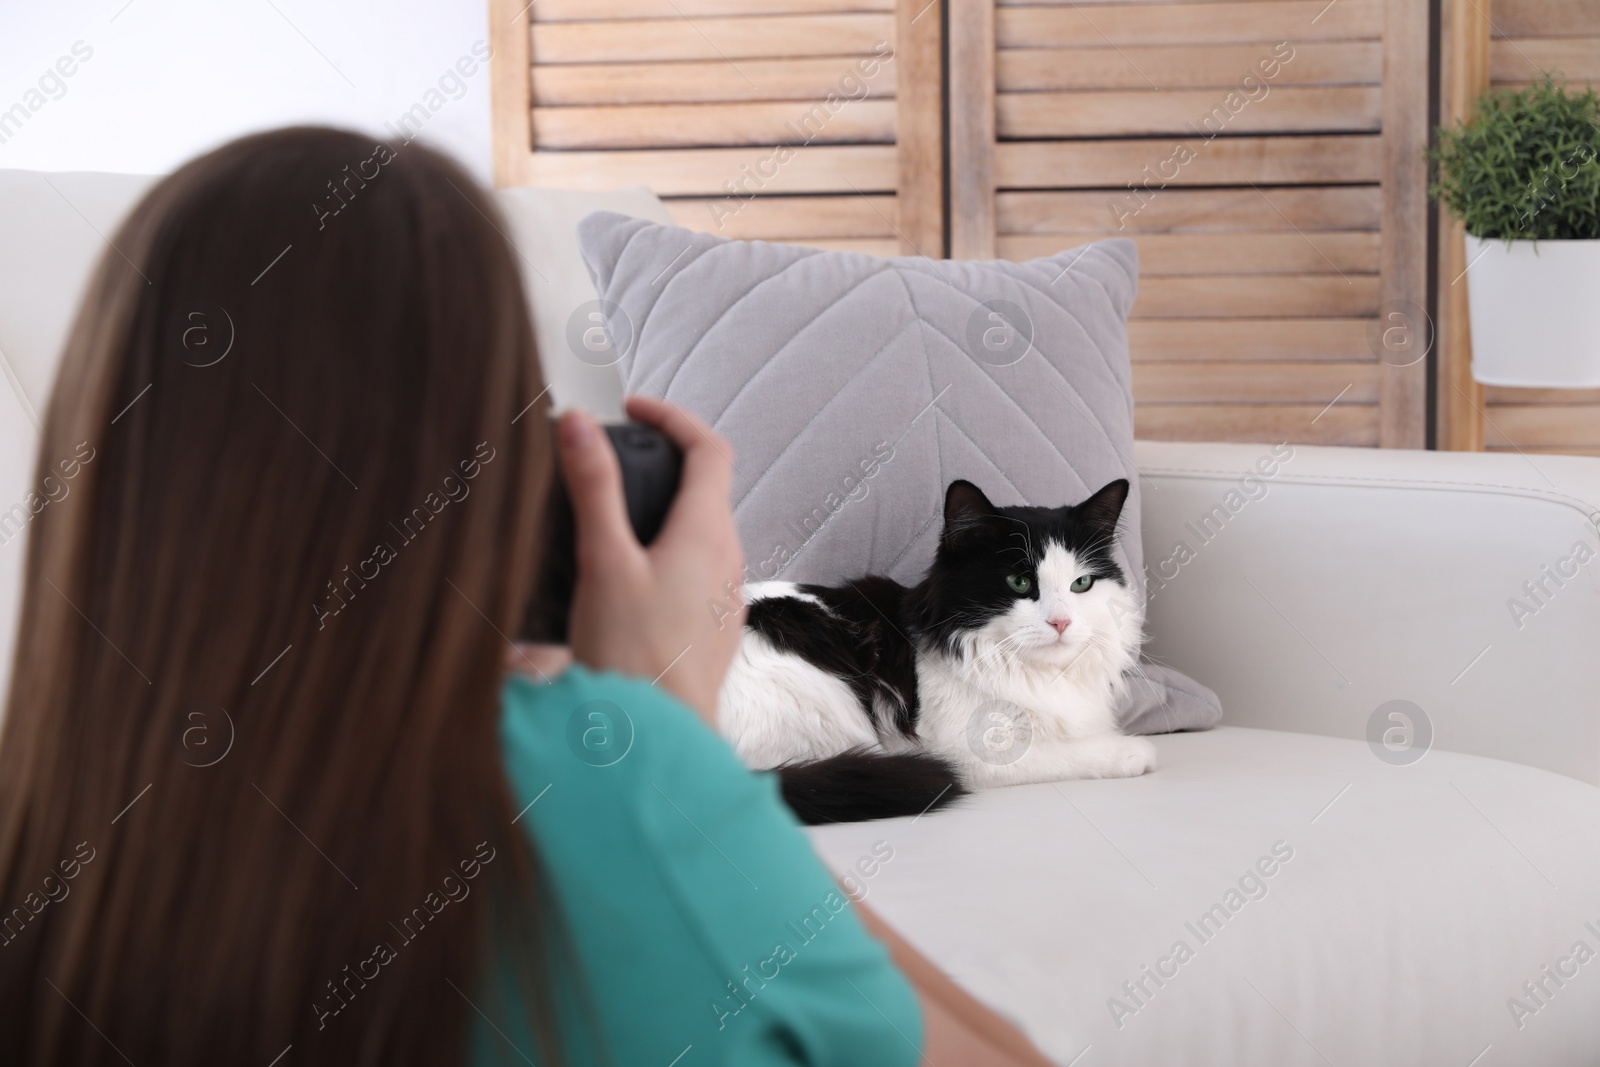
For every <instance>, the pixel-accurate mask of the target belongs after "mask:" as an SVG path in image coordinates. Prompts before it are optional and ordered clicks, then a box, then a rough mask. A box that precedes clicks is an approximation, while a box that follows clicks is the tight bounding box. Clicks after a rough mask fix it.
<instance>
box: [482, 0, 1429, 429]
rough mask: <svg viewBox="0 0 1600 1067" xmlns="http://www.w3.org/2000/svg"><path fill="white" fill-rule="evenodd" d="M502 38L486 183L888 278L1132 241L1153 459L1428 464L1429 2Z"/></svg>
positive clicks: (622, 26)
mask: <svg viewBox="0 0 1600 1067" xmlns="http://www.w3.org/2000/svg"><path fill="white" fill-rule="evenodd" d="M490 13H491V28H492V33H493V41H494V46H495V49H496V55H495V62H494V84H495V141H496V178H497V181H498V182H499V183H500V184H503V185H516V184H533V185H548V186H564V187H610V186H616V185H625V184H645V185H649V186H650V187H652V188H653V189H655V191H656V192H657V193H658V194H659V195H661V196H662V197H663V198H665V199H666V200H667V202H668V206H669V208H670V209H671V211H672V213H673V215H674V217H675V218H677V219H678V220H679V221H680V222H681V223H682V224H684V225H687V226H691V227H694V228H697V229H703V230H708V231H712V232H716V233H721V234H723V235H725V236H731V237H759V238H766V239H772V240H784V241H793V242H796V243H803V244H811V245H818V246H822V247H831V248H853V249H858V250H861V251H867V252H872V253H876V254H880V255H893V254H925V255H930V256H935V257H937V256H941V255H945V254H950V255H954V256H958V257H990V256H1000V257H1005V258H1012V259H1021V258H1030V257H1033V256H1038V255H1045V254H1049V253H1052V252H1055V251H1057V250H1060V249H1064V248H1068V247H1071V246H1073V245H1076V244H1081V243H1083V242H1085V241H1089V240H1093V239H1095V238H1099V237H1106V236H1118V235H1120V236H1127V237H1131V238H1133V239H1134V240H1135V242H1137V244H1138V245H1139V249H1140V257H1141V267H1142V279H1141V283H1140V295H1139V299H1138V302H1137V303H1136V304H1135V305H1134V309H1133V323H1132V338H1131V340H1132V352H1133V359H1134V361H1135V377H1134V383H1135V399H1136V402H1137V428H1138V432H1139V433H1140V435H1141V436H1144V437H1157V438H1188V439H1199V440H1205V439H1213V440H1214V439H1231V440H1261V441H1268V440H1270V441H1279V440H1291V441H1311V442H1326V443H1344V444H1363V445H1378V444H1382V445H1387V446H1404V447H1421V446H1422V445H1423V444H1424V437H1425V426H1426V408H1425V405H1426V360H1425V358H1424V357H1425V354H1426V352H1427V349H1428V340H1429V330H1428V326H1427V317H1426V315H1425V314H1424V312H1423V305H1425V304H1426V302H1427V292H1426V289H1427V275H1426V253H1427V243H1426V242H1427V237H1426V228H1427V213H1426V200H1425V195H1426V192H1425V190H1426V174H1425V163H1424V159H1423V155H1422V152H1423V147H1424V146H1425V144H1426V139H1427V113H1428V78H1429V68H1428V5H1427V3H1426V0H1217V2H1180V3H1174V2H1168V0H1098V2H1094V3H1078V2H1075V0H1031V2H1020V0H999V2H998V3H997V2H996V0H900V2H898V3H897V2H896V0H537V2H536V3H533V4H528V5H526V6H524V5H523V0H491V3H490ZM946 26H947V29H946ZM946 34H948V40H946V39H945V35H946ZM946 182H948V188H947V187H946ZM947 217H948V220H949V232H948V233H946V229H945V225H946V222H945V220H946V218H947Z"/></svg>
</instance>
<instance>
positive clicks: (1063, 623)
mask: <svg viewBox="0 0 1600 1067" xmlns="http://www.w3.org/2000/svg"><path fill="white" fill-rule="evenodd" d="M1049 622H1050V625H1051V626H1054V627H1055V628H1056V633H1058V634H1064V633H1066V632H1067V627H1068V626H1071V625H1072V620H1071V619H1067V618H1061V619H1050V620H1049Z"/></svg>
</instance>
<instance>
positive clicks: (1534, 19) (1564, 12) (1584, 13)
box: [1490, 0, 1600, 40]
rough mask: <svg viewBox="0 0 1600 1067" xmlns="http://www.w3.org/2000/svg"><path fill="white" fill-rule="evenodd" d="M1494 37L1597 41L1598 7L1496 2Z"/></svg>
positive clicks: (1562, 1)
mask: <svg viewBox="0 0 1600 1067" xmlns="http://www.w3.org/2000/svg"><path fill="white" fill-rule="evenodd" d="M1490 18H1492V19H1493V20H1494V35H1495V36H1496V37H1512V38H1516V39H1519V40H1520V39H1521V38H1524V37H1600V5H1596V4H1593V3H1590V2H1589V0H1495V3H1494V7H1493V10H1492V11H1491V12H1490Z"/></svg>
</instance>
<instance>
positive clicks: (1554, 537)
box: [1135, 441, 1600, 783]
mask: <svg viewBox="0 0 1600 1067" xmlns="http://www.w3.org/2000/svg"><path fill="white" fill-rule="evenodd" d="M1135 458H1136V459H1137V462H1138V464H1139V469H1140V478H1141V484H1142V489H1143V492H1142V500H1143V514H1144V529H1143V542H1144V551H1145V563H1146V587H1147V595H1148V597H1149V610H1148V630H1149V632H1150V634H1151V636H1152V640H1151V642H1150V644H1149V651H1150V653H1151V654H1152V656H1153V657H1154V658H1155V659H1157V660H1158V661H1159V662H1163V663H1168V664H1171V665H1172V666H1174V667H1177V668H1178V669H1180V670H1182V671H1185V672H1187V673H1188V674H1190V675H1192V676H1193V677H1194V678H1195V679H1197V680H1198V681H1201V682H1204V683H1205V684H1206V685H1209V686H1211V687H1212V688H1213V689H1215V690H1216V691H1217V694H1218V695H1219V696H1220V697H1221V699H1222V705H1223V717H1224V721H1225V722H1228V723H1232V724H1234V725H1241V726H1259V727H1267V728H1272V729H1280V730H1294V731H1299V732H1303V733H1315V734H1329V735H1333V736H1337V737H1350V738H1370V736H1379V735H1381V734H1382V732H1383V731H1384V730H1385V729H1387V728H1389V727H1391V726H1394V725H1397V724H1398V722H1399V721H1398V720H1391V719H1389V717H1388V711H1389V710H1392V709H1385V712H1384V713H1383V714H1381V715H1380V714H1379V713H1378V709H1379V707H1380V706H1381V705H1384V704H1385V703H1386V702H1388V701H1391V700H1406V701H1410V702H1411V703H1413V704H1415V705H1416V706H1417V707H1418V708H1420V709H1421V710H1422V712H1423V715H1424V716H1425V717H1426V718H1425V721H1418V722H1417V723H1416V724H1415V726H1416V733H1415V734H1414V737H1415V739H1416V740H1415V742H1414V743H1419V744H1420V743H1421V741H1422V740H1423V738H1424V735H1425V732H1426V730H1427V728H1428V727H1429V726H1430V725H1431V733H1432V737H1431V744H1432V745H1434V746H1437V747H1439V748H1442V749H1449V750H1452V751H1457V752H1468V753H1474V754H1477V755H1483V756H1492V757H1497V758H1500V759H1507V760H1512V761H1515V762H1518V763H1525V764H1529V765H1532V766H1536V767H1543V768H1546V769H1549V770H1553V771H1558V772H1560V773H1562V774H1567V775H1571V776H1573V777H1576V778H1581V779H1583V780H1585V781H1588V782H1594V783H1600V459H1589V458H1584V457H1576V456H1544V455H1540V456H1522V455H1498V454H1483V453H1452V452H1410V451H1397V450H1377V449H1355V448H1323V447H1313V446H1307V445H1293V446H1290V445H1277V446H1273V445H1248V444H1180V443H1171V442H1153V441H1141V442H1139V443H1138V444H1137V446H1136V453H1135ZM1412 718H1416V716H1414V715H1413V716H1412ZM1372 723H1378V724H1379V725H1378V726H1377V729H1376V731H1375V732H1374V733H1373V734H1371V735H1369V726H1370V725H1371V724H1372ZM1396 739H1397V740H1398V735H1397V736H1396Z"/></svg>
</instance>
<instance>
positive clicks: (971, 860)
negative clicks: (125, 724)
mask: <svg viewBox="0 0 1600 1067" xmlns="http://www.w3.org/2000/svg"><path fill="white" fill-rule="evenodd" d="M148 181H149V179H145V178H132V177H126V176H111V175H48V176H46V175H38V174H27V173H22V172H0V228H3V232H5V233H6V234H7V235H8V239H7V241H6V242H5V243H4V244H0V353H3V355H4V357H5V358H4V360H0V365H3V366H0V369H4V372H5V376H6V378H7V381H8V385H9V388H5V389H0V509H3V508H5V507H6V506H8V505H9V503H11V502H12V501H15V500H18V499H20V498H21V496H22V495H23V494H24V493H25V492H26V491H27V487H28V483H29V481H30V479H31V464H32V462H33V450H34V433H35V430H34V426H35V421H34V419H35V413H37V412H40V411H42V408H43V404H44V400H45V397H46V394H47V391H48V387H49V381H50V378H51V376H52V373H53V367H54V362H55V359H56V355H57V351H58V350H59V346H60V343H61V339H62V337H63V336H64V332H65V328H66V317H67V315H68V314H69V313H70V310H71V308H72V307H73V305H74V304H75V303H76V300H77V297H78V293H79V291H80V290H81V287H82V284H83V281H84V278H85V277H86V274H87V270H88V268H89V265H90V263H91V261H92V259H93V257H94V256H96V255H98V254H99V253H100V250H101V249H102V248H103V247H104V244H103V243H102V241H103V238H102V236H101V235H109V234H110V233H111V232H112V230H113V227H114V226H115V223H116V220H117V219H118V218H119V217H120V215H121V214H122V213H123V212H124V211H125V210H126V209H127V207H128V206H129V205H130V204H131V202H132V200H133V198H134V197H136V196H137V195H138V194H139V193H140V192H141V191H142V190H143V189H144V188H145V187H146V185H147V184H148ZM502 195H503V198H504V199H503V205H504V207H505V208H506V210H507V212H508V215H509V217H510V221H511V223H512V226H513V229H514V231H515V232H514V237H515V239H516V242H517V244H518V245H519V248H520V250H521V253H522V255H523V259H524V262H525V263H526V264H527V265H528V271H527V274H528V286H529V291H530V295H531V296H532V298H533V300H534V306H535V314H536V317H537V318H538V319H539V332H540V336H541V340H542V342H543V344H542V348H543V352H544V358H545V361H546V365H547V370H548V372H549V374H550V377H551V379H552V382H553V386H554V390H555V394H556V396H557V399H558V401H560V402H564V403H582V404H584V405H585V406H588V407H591V408H597V409H599V410H601V411H603V412H611V411H614V410H615V405H616V393H617V389H616V383H615V380H614V378H611V377H609V376H608V375H607V374H603V373H599V372H598V371H599V370H603V369H597V368H594V367H591V366H588V365H587V364H584V363H582V362H581V361H579V360H577V359H576V358H575V357H573V356H571V355H570V353H569V352H568V351H567V348H566V345H565V343H564V341H563V338H564V336H565V328H566V319H567V317H568V316H569V314H570V313H571V310H572V309H575V308H577V307H578V305H579V304H581V303H582V302H583V301H585V300H589V299H593V290H592V287H591V286H590V284H589V281H588V277H587V273H586V272H585V270H584V268H583V266H582V264H581V262H580V261H579V260H578V259H577V254H576V244H575V241H574V240H573V238H572V232H571V230H572V225H573V224H574V222H575V221H576V219H577V218H578V217H579V216H581V215H582V214H583V213H584V212H586V211H587V210H590V209H594V208H599V207H609V208H611V209H613V210H623V211H631V212H633V213H635V214H642V215H646V216H649V217H653V218H656V219H660V220H664V219H665V213H664V210H663V209H662V207H661V205H660V204H659V203H658V202H656V201H655V200H654V199H653V198H652V197H650V196H649V195H648V194H647V193H643V192H640V191H634V192H624V193H617V194H549V193H536V192H532V191H518V192H516V193H511V194H502ZM1269 451H1270V447H1269V446H1265V445H1219V444H1169V443H1157V442H1141V443H1140V444H1139V445H1138V448H1137V452H1136V459H1137V462H1138V464H1139V467H1140V476H1141V479H1142V482H1143V487H1144V522H1145V527H1144V530H1143V531H1142V533H1143V537H1144V543H1145V553H1146V557H1147V559H1148V560H1149V561H1150V565H1151V569H1152V571H1154V572H1155V575H1156V579H1157V580H1159V584H1157V581H1156V580H1153V581H1152V589H1153V595H1152V598H1151V603H1150V622H1149V629H1150V632H1151V634H1152V637H1153V640H1152V643H1151V645H1150V651H1151V653H1152V654H1153V655H1154V656H1156V657H1158V658H1160V659H1161V660H1162V661H1164V662H1167V663H1170V664H1172V665H1173V666H1176V667H1178V668H1181V669H1182V670H1184V671H1187V672H1188V673H1190V674H1191V675H1193V676H1194V677H1195V678H1197V679H1199V680H1200V681H1202V682H1204V683H1206V684H1207V685H1209V686H1211V687H1212V688H1213V689H1215V690H1216V691H1217V693H1218V694H1219V695H1220V696H1221V698H1222V701H1223V705H1224V720H1223V722H1224V725H1223V726H1221V727H1219V728H1217V729H1215V730H1212V731H1210V732H1206V733H1196V734H1174V735H1167V736H1162V737H1158V738H1156V744H1157V746H1158V747H1159V749H1160V752H1161V766H1160V768H1159V770H1157V772H1156V773H1154V774H1152V775H1149V776H1146V777H1144V778H1139V779H1131V780H1119V781H1100V782H1067V783H1060V784H1056V785H1040V786H1026V787H1018V788H1013V789H1006V790H997V791H993V792H990V793H986V794H983V795H981V796H978V797H974V798H971V799H970V800H969V801H967V802H966V803H964V804H963V805H961V806H960V807H958V808H956V809H954V810H951V811H948V812H942V813H940V814H938V815H937V816H929V817H926V818H918V819H902V820H893V821H888V822H881V823H872V824H863V825H853V826H835V827H827V828H821V829H818V830H816V831H814V832H813V839H814V841H815V843H816V845H817V847H818V849H819V851H820V852H821V853H822V854H823V856H824V858H825V859H826V860H827V861H828V862H829V863H830V864H831V865H832V866H833V867H834V869H835V870H836V871H837V872H839V873H840V875H841V877H843V878H846V879H848V883H847V884H849V885H850V886H851V887H852V888H853V889H854V890H855V891H856V892H857V893H858V894H861V893H864V894H866V899H867V900H869V901H870V902H871V903H872V904H873V905H874V906H875V907H876V908H877V909H878V910H879V911H880V913H881V914H883V915H884V916H885V917H886V918H887V919H888V921H890V922H891V923H893V924H894V925H895V926H897V927H898V928H900V929H901V930H902V931H903V932H904V933H905V935H906V936H907V937H908V938H910V940H912V941H913V942H914V943H916V944H917V945H919V946H920V947H921V948H922V949H923V950H925V951H926V952H927V953H928V954H929V955H930V956H931V957H932V958H933V959H934V960H935V961H937V962H938V963H939V964H941V965H942V966H943V967H945V968H946V969H947V970H948V971H949V972H950V973H951V974H952V975H953V976H954V977H955V978H956V979H957V980H958V981H960V982H961V983H962V984H963V985H965V986H966V987H967V988H969V989H971V990H972V991H973V992H974V993H975V994H976V995H978V996H979V997H981V998H982V999H984V1000H985V1001H986V1002H988V1003H989V1004H991V1005H992V1006H994V1007H995V1008H996V1009H998V1010H999V1011H1001V1012H1002V1013H1004V1014H1006V1015H1008V1016H1010V1017H1011V1018H1013V1019H1015V1020H1017V1022H1018V1023H1019V1024H1020V1025H1021V1026H1022V1027H1023V1028H1024V1029H1025V1030H1026V1031H1027V1032H1028V1033H1029V1034H1030V1035H1031V1036H1032V1037H1033V1038H1034V1040H1035V1041H1036V1042H1037V1043H1038V1044H1039V1045H1040V1047H1041V1048H1043V1049H1044V1050H1045V1051H1046V1052H1047V1053H1048V1054H1049V1055H1050V1056H1051V1057H1052V1058H1054V1059H1055V1060H1056V1061H1057V1062H1059V1063H1062V1064H1073V1065H1075V1067H1100V1065H1108V1064H1136V1065H1161V1067H1167V1065H1181V1064H1195V1065H1202V1064H1203V1065H1226V1067H1240V1065H1257V1064H1259V1065H1270V1067H1291V1065H1296V1064H1336V1065H1338V1067H1346V1065H1351V1067H1355V1065H1359V1067H1378V1065H1387V1064H1396V1065H1400V1064H1406V1065H1416V1064H1426V1065H1443V1067H1478V1065H1482V1067H1489V1065H1497V1064H1513V1063H1515V1064H1552V1065H1554V1064H1574V1065H1576V1064H1593V1063H1595V1062H1596V1061H1597V1060H1600V958H1595V959H1591V957H1600V789H1597V788H1596V783H1600V578H1597V576H1600V558H1597V557H1600V541H1597V536H1600V535H1597V529H1600V528H1597V524H1596V522H1597V514H1596V513H1597V509H1600V461H1597V460H1589V459H1579V458H1567V457H1554V456H1534V457H1522V456H1517V455H1462V454H1440V453H1423V452H1379V451H1370V450H1358V449H1339V448H1313V447H1305V446H1294V448H1293V454H1292V456H1291V457H1290V458H1288V459H1287V460H1281V461H1280V462H1279V463H1278V464H1277V465H1276V469H1275V471H1274V473H1273V474H1272V475H1271V476H1270V477H1265V478H1263V479H1261V480H1260V482H1259V484H1256V483H1252V484H1250V485H1248V486H1246V488H1247V489H1248V492H1243V491H1241V492H1239V493H1238V494H1236V495H1230V489H1234V488H1237V487H1238V483H1239V481H1240V479H1241V477H1242V476H1243V475H1244V474H1245V473H1246V472H1247V471H1249V470H1250V469H1251V468H1252V467H1253V466H1254V465H1255V464H1256V463H1257V461H1258V460H1259V459H1260V458H1261V457H1262V456H1264V455H1266V454H1268V452H1269ZM1180 542H1182V543H1183V544H1184V545H1185V547H1186V551H1175V548H1176V546H1177V545H1178V544H1179V543H1180ZM21 543H22V542H21V540H20V539H18V540H15V541H12V542H11V543H9V544H0V641H3V642H4V647H5V648H7V649H9V647H10V645H11V642H12V640H13V633H14V625H15V618H14V613H15V600H16V596H17V580H18V575H19V573H20V562H21V552H20V548H21ZM1580 544H1582V545H1584V546H1586V548H1585V550H1584V551H1583V552H1577V551H1576V550H1575V546H1577V545H1580ZM1580 555H1581V556H1584V561H1583V562H1582V563H1581V564H1580V563H1577V562H1576V557H1577V556H1580ZM1564 561H1565V562H1564ZM1563 572H1566V573H1563ZM1574 572H1575V573H1574ZM1552 575H1554V577H1552ZM1524 583H1533V584H1532V585H1529V586H1525V584H1524ZM1539 585H1542V586H1543V589H1542V591H1541V590H1540V589H1539V588H1538V586H1539ZM1530 589H1532V590H1533V592H1532V593H1530V591H1529V590H1530ZM1513 600H1518V601H1521V603H1522V605H1523V606H1522V608H1521V609H1517V610H1514V609H1513V606H1512V605H1511V604H1510V603H1509V602H1511V601H1513ZM8 668H9V664H8V663H7V664H3V665H0V670H6V669H8ZM1396 700H1402V701H1408V702H1409V704H1408V705H1391V704H1390V703H1389V702H1391V701H1396ZM1391 712H1396V713H1400V714H1403V715H1404V716H1405V718H1403V719H1391V718H1390V717H1389V716H1390V713H1391ZM1408 730H1409V734H1408V733H1407V731H1408ZM1385 736H1387V739H1388V742H1389V745H1388V746H1387V747H1386V746H1385V744H1384V743H1383V741H1384V737H1385ZM1369 737H1376V738H1377V739H1378V741H1377V743H1376V744H1373V743H1369V741H1368V738H1369ZM1408 737H1409V741H1410V744H1409V747H1407V746H1406V744H1405V742H1406V741H1407V739H1408ZM1419 757H1420V758H1419ZM880 842H882V843H886V844H887V845H888V847H889V849H890V850H892V858H891V859H889V860H888V861H886V862H885V861H883V860H882V859H881V855H882V854H883V848H882V846H881V845H879V843H880ZM875 845H878V848H877V849H876V850H875V849H874V846H875ZM1180 943H1182V945H1183V946H1184V948H1183V949H1181V950H1180V949H1179V948H1178V946H1179V944H1180ZM1580 943H1581V944H1582V946H1583V948H1581V949H1580V948H1579V947H1578V946H1579V944H1580ZM1525 983H1527V984H1526V985H1525ZM942 1067H950V1065H942Z"/></svg>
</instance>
